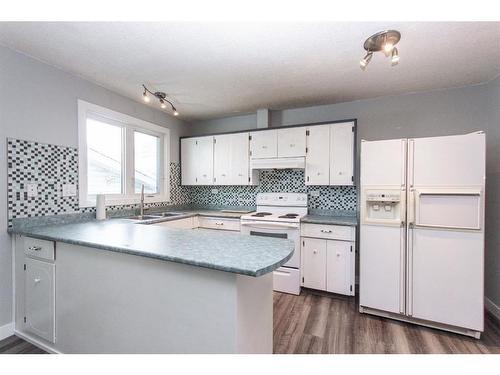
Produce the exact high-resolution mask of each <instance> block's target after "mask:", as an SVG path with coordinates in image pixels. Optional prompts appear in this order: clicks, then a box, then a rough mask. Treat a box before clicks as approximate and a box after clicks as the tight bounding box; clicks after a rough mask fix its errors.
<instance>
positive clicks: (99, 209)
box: [95, 194, 106, 220]
mask: <svg viewBox="0 0 500 375" xmlns="http://www.w3.org/2000/svg"><path fill="white" fill-rule="evenodd" d="M95 211H96V212H95V218H96V219H97V220H105V219H106V196H105V195H104V194H97V196H96V205H95Z"/></svg>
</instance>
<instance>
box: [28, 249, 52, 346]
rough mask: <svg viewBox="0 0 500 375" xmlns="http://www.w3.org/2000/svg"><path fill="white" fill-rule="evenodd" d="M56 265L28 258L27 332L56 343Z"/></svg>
mask: <svg viewBox="0 0 500 375" xmlns="http://www.w3.org/2000/svg"><path fill="white" fill-rule="evenodd" d="M54 271H55V265H54V264H52V263H48V262H42V261H39V260H34V259H31V258H26V270H25V280H24V287H25V298H26V302H25V316H26V330H27V331H30V332H32V333H34V334H35V335H37V336H40V337H42V338H44V339H45V340H48V341H50V342H55V305H54V300H55V297H54V296H55V283H54V275H55V272H54Z"/></svg>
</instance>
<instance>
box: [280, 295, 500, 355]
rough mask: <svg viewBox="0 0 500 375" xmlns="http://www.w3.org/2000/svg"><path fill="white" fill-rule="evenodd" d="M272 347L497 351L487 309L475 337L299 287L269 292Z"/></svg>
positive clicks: (499, 331) (498, 338) (499, 343)
mask: <svg viewBox="0 0 500 375" xmlns="http://www.w3.org/2000/svg"><path fill="white" fill-rule="evenodd" d="M274 352H275V353H279V354H284V353H304V354H305V353H318V354H319V353H323V354H329V353H331V354H334V353H341V354H389V353H406V354H408V353H435V354H444V353H457V354H458V353H463V354H467V353H477V354H479V353H497V354H498V353H500V326H499V325H498V323H497V322H496V321H495V320H494V318H492V317H491V316H489V314H487V315H486V316H485V331H484V333H483V334H482V335H481V339H480V340H476V339H474V338H469V337H466V336H462V335H458V334H454V333H448V332H444V331H440V330H436V329H432V328H426V327H421V326H417V325H413V324H409V323H404V322H398V321H395V320H391V319H385V318H379V317H376V316H373V315H368V314H360V313H359V312H358V301H357V298H353V297H344V296H340V295H335V294H329V293H322V292H316V291H312V290H308V289H302V293H301V295H300V296H293V295H290V294H284V293H277V292H275V293H274Z"/></svg>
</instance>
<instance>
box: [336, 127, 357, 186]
mask: <svg viewBox="0 0 500 375" xmlns="http://www.w3.org/2000/svg"><path fill="white" fill-rule="evenodd" d="M353 184H354V123H352V122H346V123H342V124H333V125H331V127H330V185H353Z"/></svg>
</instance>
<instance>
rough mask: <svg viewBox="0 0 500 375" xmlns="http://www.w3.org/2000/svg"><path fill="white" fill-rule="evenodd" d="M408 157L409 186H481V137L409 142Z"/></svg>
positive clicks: (411, 140) (482, 147) (483, 152)
mask: <svg viewBox="0 0 500 375" xmlns="http://www.w3.org/2000/svg"><path fill="white" fill-rule="evenodd" d="M409 154H410V157H409V159H410V161H411V164H412V165H411V166H410V168H412V169H413V175H411V176H410V181H409V184H412V185H414V186H416V187H427V186H432V187H459V186H467V187H468V186H478V185H479V186H480V185H483V184H484V178H485V162H484V161H485V135H484V133H472V134H466V135H454V136H447V137H432V138H417V139H410V140H409Z"/></svg>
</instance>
